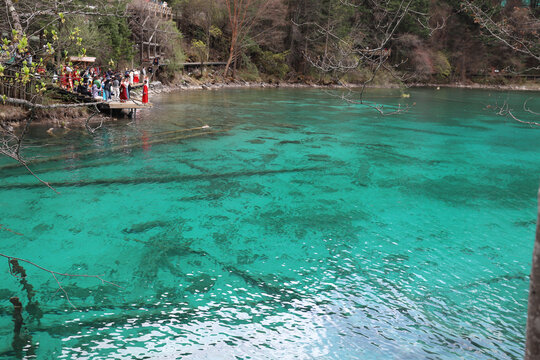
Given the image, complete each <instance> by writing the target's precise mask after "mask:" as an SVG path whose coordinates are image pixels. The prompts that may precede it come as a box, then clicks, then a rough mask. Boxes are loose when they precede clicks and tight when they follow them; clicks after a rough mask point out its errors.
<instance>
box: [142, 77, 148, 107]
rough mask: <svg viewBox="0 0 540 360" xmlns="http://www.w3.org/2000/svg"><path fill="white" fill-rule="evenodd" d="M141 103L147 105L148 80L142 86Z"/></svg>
mask: <svg viewBox="0 0 540 360" xmlns="http://www.w3.org/2000/svg"><path fill="white" fill-rule="evenodd" d="M142 102H143V104H148V80H144V86H143V91H142Z"/></svg>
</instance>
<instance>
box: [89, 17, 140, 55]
mask: <svg viewBox="0 0 540 360" xmlns="http://www.w3.org/2000/svg"><path fill="white" fill-rule="evenodd" d="M97 26H98V29H99V34H100V37H101V38H102V39H103V41H102V46H101V51H100V56H101V57H102V61H104V62H105V61H106V62H108V61H110V60H112V61H114V62H115V63H117V64H118V63H129V62H131V61H132V60H133V56H134V54H135V52H134V50H133V45H134V44H133V41H131V30H130V28H129V25H128V23H127V19H126V18H119V17H112V16H105V17H102V18H100V19H99V21H98V24H97Z"/></svg>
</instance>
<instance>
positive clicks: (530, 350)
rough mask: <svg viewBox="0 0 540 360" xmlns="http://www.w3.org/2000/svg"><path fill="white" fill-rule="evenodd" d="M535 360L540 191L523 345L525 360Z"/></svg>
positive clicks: (539, 336) (539, 319)
mask: <svg viewBox="0 0 540 360" xmlns="http://www.w3.org/2000/svg"><path fill="white" fill-rule="evenodd" d="M536 359H540V190H539V191H538V220H537V222H536V240H535V242H534V250H533V259H532V268H531V277H530V284H529V311H528V315H527V343H526V345H525V360H536Z"/></svg>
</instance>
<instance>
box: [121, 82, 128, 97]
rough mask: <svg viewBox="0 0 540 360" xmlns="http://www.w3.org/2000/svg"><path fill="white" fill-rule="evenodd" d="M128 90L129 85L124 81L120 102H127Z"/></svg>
mask: <svg viewBox="0 0 540 360" xmlns="http://www.w3.org/2000/svg"><path fill="white" fill-rule="evenodd" d="M127 92H128V90H127V84H126V81H125V80H124V81H122V82H121V83H120V102H126V101H127V99H128V93H127Z"/></svg>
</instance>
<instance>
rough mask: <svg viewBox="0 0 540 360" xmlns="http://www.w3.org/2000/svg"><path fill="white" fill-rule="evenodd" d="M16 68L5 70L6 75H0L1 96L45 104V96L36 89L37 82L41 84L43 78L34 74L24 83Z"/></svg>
mask: <svg viewBox="0 0 540 360" xmlns="http://www.w3.org/2000/svg"><path fill="white" fill-rule="evenodd" d="M16 72H17V71H16V70H15V69H6V70H4V75H3V76H2V77H0V96H2V95H3V96H6V97H10V98H14V99H20V100H26V101H30V102H32V103H35V104H43V96H42V95H41V93H40V92H39V91H38V90H37V89H36V85H37V84H41V80H37V79H36V78H35V77H34V76H32V77H31V78H30V81H28V82H27V83H26V84H23V83H22V82H21V81H20V79H18V78H17V77H16V76H15V74H16Z"/></svg>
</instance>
